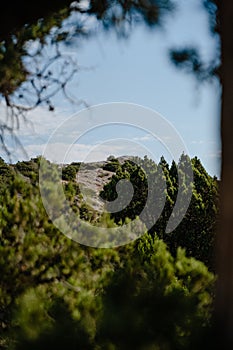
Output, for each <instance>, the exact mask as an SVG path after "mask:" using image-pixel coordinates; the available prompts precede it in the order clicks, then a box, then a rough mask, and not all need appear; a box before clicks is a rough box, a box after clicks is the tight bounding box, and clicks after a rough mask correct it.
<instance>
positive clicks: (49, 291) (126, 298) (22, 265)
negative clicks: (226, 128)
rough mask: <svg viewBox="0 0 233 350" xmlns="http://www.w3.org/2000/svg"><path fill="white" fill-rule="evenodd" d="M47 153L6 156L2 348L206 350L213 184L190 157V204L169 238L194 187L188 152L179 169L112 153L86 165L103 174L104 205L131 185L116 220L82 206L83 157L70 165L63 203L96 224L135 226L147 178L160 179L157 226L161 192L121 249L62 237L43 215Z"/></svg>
mask: <svg viewBox="0 0 233 350" xmlns="http://www.w3.org/2000/svg"><path fill="white" fill-rule="evenodd" d="M41 159H42V158H41V157H37V158H34V159H31V160H30V161H25V162H18V163H16V164H6V163H5V162H4V161H3V160H2V159H1V160H0V197H1V206H0V241H1V244H0V250H1V252H0V271H1V281H0V348H1V349H19V350H21V349H22V350H26V349H30V350H31V349H33V350H36V349H40V350H41V349H44V350H45V349H51V348H52V349H53V348H65V347H66V348H67V349H69V350H71V349H109V350H110V349H161V350H162V349H164V350H165V349H197V348H198V347H199V348H201V345H202V344H204V343H205V339H206V338H207V337H208V336H207V335H208V332H209V330H210V329H211V323H212V309H213V303H214V284H215V280H216V275H215V264H214V239H215V228H216V225H217V220H218V179H217V178H216V177H212V176H210V175H209V174H208V173H207V172H206V170H205V169H204V167H203V166H202V164H201V162H200V160H199V159H198V158H196V157H195V158H193V159H192V160H191V163H192V168H193V176H194V182H193V185H192V198H191V202H190V205H189V208H188V211H187V213H186V215H185V217H184V219H183V220H182V222H181V223H180V224H179V225H178V227H177V228H176V229H175V230H174V231H173V232H171V233H166V225H167V222H168V220H169V217H170V216H171V214H172V211H173V208H174V205H175V202H176V198H177V193H178V190H181V191H183V193H185V191H187V188H186V187H185V184H186V179H185V176H187V175H185V172H183V170H182V169H184V168H185V164H186V163H187V162H188V160H189V159H188V157H187V156H185V155H181V157H180V160H179V163H178V167H177V164H176V163H175V162H173V163H172V164H168V163H167V162H166V161H165V159H164V158H163V157H162V158H161V160H160V163H159V164H155V163H154V162H153V161H152V160H150V159H148V158H147V157H145V158H144V159H140V158H137V161H136V163H135V162H134V161H133V159H131V158H129V159H127V158H125V159H124V161H122V160H121V161H120V160H119V159H117V158H114V157H109V159H108V160H107V161H106V162H102V163H96V165H95V164H91V165H90V164H89V165H88V164H87V165H82V171H83V169H84V170H85V169H86V170H88V171H89V174H90V171H91V169H95V170H96V169H97V168H100V169H101V171H100V172H99V181H100V182H101V179H102V186H100V187H99V189H100V193H99V194H98V195H99V197H100V202H101V198H102V199H104V200H108V201H113V200H114V199H116V197H117V192H116V184H117V183H118V182H119V180H121V179H128V180H129V181H130V182H131V183H132V185H133V187H134V194H133V198H132V200H131V202H130V204H129V205H128V206H127V207H126V208H125V209H123V210H121V211H119V212H115V213H112V214H109V215H106V214H101V213H100V212H98V210H97V209H96V208H95V207H93V206H92V205H91V204H90V203H89V204H88V203H86V202H85V200H84V198H83V195H82V192H81V191H80V187H79V183H78V172H79V169H80V166H81V164H80V163H77V162H76V163H72V164H69V165H66V166H64V167H63V169H62V180H61V181H62V184H63V188H64V192H65V195H66V198H67V200H68V201H69V202H70V206H71V208H72V210H73V212H74V213H75V215H77V220H78V219H80V220H86V221H87V222H90V223H92V224H93V227H94V226H95V225H104V226H106V227H113V226H114V227H115V226H116V225H118V226H122V225H124V223H125V222H129V221H130V220H131V221H133V220H134V219H135V218H136V217H138V216H139V215H140V213H141V211H142V209H143V208H144V206H145V203H146V201H147V196H148V186H147V184H148V179H149V178H150V179H151V178H154V179H155V181H154V184H155V185H154V187H155V191H156V187H158V186H159V182H160V180H161V181H162V180H163V181H165V184H166V190H165V196H166V201H165V205H164V207H163V210H162V214H161V215H160V217H159V219H158V220H157V222H156V223H155V224H154V225H152V224H151V220H152V217H151V215H152V214H153V206H154V208H155V209H156V206H157V205H158V202H159V198H158V197H156V200H155V201H154V202H151V203H149V204H150V210H149V211H148V212H147V215H146V216H144V217H142V221H143V220H144V222H143V224H144V225H145V226H144V227H145V230H144V231H145V233H144V234H143V235H142V236H141V237H140V238H138V239H137V240H134V241H132V242H131V243H129V244H127V245H124V246H120V247H116V248H105V249H103V248H91V247H88V246H84V245H81V244H79V243H77V242H74V241H72V240H70V239H69V238H67V237H66V236H65V235H64V234H62V233H61V232H60V231H59V230H58V229H57V228H56V227H55V226H54V224H53V223H52V221H51V220H50V218H49V217H48V215H47V213H46V211H45V209H44V206H43V203H42V199H41V195H40V190H39V185H38V181H39V165H40V161H41ZM54 167H57V165H54ZM159 169H162V173H161V172H159ZM109 174H110V175H111V176H110V175H109ZM182 176H183V177H182ZM178 177H181V178H183V182H182V189H179V185H178ZM106 178H107V181H106ZM95 195H96V194H95ZM161 195H164V193H161ZM127 229H129V230H130V229H132V230H133V226H132V227H131V228H130V226H129V228H127Z"/></svg>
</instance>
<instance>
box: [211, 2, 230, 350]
mask: <svg viewBox="0 0 233 350" xmlns="http://www.w3.org/2000/svg"><path fill="white" fill-rule="evenodd" d="M218 4H219V20H220V37H221V45H222V47H221V49H222V66H221V73H220V74H221V83H222V107H221V139H222V170H221V179H222V181H221V205H220V227H219V232H218V238H217V245H216V249H217V272H218V282H217V295H216V307H215V320H216V334H217V335H218V339H217V340H218V342H217V343H218V345H217V347H218V349H221V350H222V349H229V350H230V349H233V1H232V0H229V1H228V0H221V1H219V2H218Z"/></svg>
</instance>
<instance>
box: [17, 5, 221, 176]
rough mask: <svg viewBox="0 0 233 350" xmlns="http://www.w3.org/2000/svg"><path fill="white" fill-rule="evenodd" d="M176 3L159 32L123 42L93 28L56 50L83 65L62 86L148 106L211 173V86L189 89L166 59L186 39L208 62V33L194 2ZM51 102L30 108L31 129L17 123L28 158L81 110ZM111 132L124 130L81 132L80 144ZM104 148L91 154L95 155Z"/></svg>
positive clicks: (215, 95)
mask: <svg viewBox="0 0 233 350" xmlns="http://www.w3.org/2000/svg"><path fill="white" fill-rule="evenodd" d="M177 4H178V8H177V10H176V12H175V13H174V14H172V15H170V16H169V17H168V18H167V19H166V22H165V26H164V29H155V30H149V29H147V28H146V27H145V26H143V25H140V26H138V27H137V28H135V29H133V31H132V33H131V35H130V37H129V38H128V39H126V40H123V39H121V40H119V39H118V38H117V37H116V35H115V33H114V32H110V33H103V32H102V31H99V32H98V33H97V34H96V35H95V36H93V38H91V39H88V40H85V41H82V42H81V43H80V44H79V45H75V44H74V45H73V46H72V47H68V48H67V47H66V48H64V50H66V52H68V51H69V52H70V54H72V55H74V57H76V58H77V60H78V62H79V64H80V66H81V67H83V68H84V69H81V70H80V72H79V73H78V74H77V76H76V77H75V78H74V80H73V81H72V83H71V84H70V91H71V93H72V95H73V96H74V97H77V98H79V99H84V100H85V101H86V102H87V103H88V104H89V105H96V104H101V103H109V102H130V103H135V104H139V105H142V106H145V107H148V108H152V109H154V110H155V111H157V112H159V113H160V114H162V115H163V116H164V117H165V118H166V119H167V120H168V121H169V122H171V123H172V124H173V125H174V127H175V128H176V130H177V131H178V132H179V134H180V135H181V137H182V138H183V140H184V142H185V145H186V147H187V149H188V150H189V154H190V155H191V156H195V155H197V156H198V157H199V158H200V159H201V161H202V162H203V164H204V166H205V167H206V168H207V170H208V171H209V173H210V174H212V175H214V174H217V175H219V166H220V164H219V162H220V142H219V121H218V113H219V92H218V89H217V87H216V86H215V85H208V84H206V85H205V84H203V85H202V86H197V85H196V83H195V81H194V79H192V78H191V77H189V76H187V75H186V74H185V73H183V72H181V71H177V70H176V68H174V67H173V66H172V65H171V63H170V62H169V59H168V50H169V48H171V47H182V46H185V45H190V44H192V45H196V46H197V47H198V48H199V49H200V51H201V53H202V55H203V57H204V58H205V59H208V58H211V57H213V53H214V50H215V48H216V43H215V41H214V39H213V37H211V36H210V34H209V30H208V18H207V15H206V13H205V11H204V10H203V9H202V7H201V1H199V0H189V1H187V0H186V1H185V0H181V1H179V2H177ZM85 68H87V69H85ZM55 102H56V106H57V108H56V112H55V113H52V114H48V113H47V111H46V110H44V109H43V108H38V109H37V110H35V111H33V112H32V114H31V116H30V118H31V120H32V121H33V123H34V130H33V129H32V127H26V126H24V127H23V128H22V130H21V131H20V133H19V137H20V139H21V141H22V143H23V145H24V146H25V149H26V151H27V152H28V155H29V157H31V156H35V155H38V154H41V153H42V152H41V151H42V148H43V146H44V145H45V144H46V142H47V141H48V138H49V136H50V134H51V133H52V131H53V130H55V129H56V127H57V126H58V124H59V123H61V122H62V121H64V120H66V119H67V118H68V117H69V116H70V115H72V114H73V113H75V112H78V111H79V110H80V109H81V106H80V107H77V106H70V105H69V104H68V103H67V101H65V100H64V99H63V98H61V96H58V97H57V99H56V101H55ZM119 132H120V133H121V134H122V135H123V134H124V131H123V130H121V131H119V130H113V129H112V130H110V129H106V128H103V130H102V133H99V134H98V135H97V134H96V135H91V134H90V135H89V137H88V135H87V136H86V138H85V139H84V140H83V143H82V145H83V146H84V145H86V147H87V149H90V148H91V146H93V145H95V143H98V142H99V141H98V140H100V139H102V140H105V141H106V140H107V139H108V138H109V139H111V138H114V136H116V134H117V133H118V134H119ZM125 134H127V137H128V139H129V140H136V139H138V140H139V139H140V142H141V144H142V145H144V146H145V147H148V148H149V149H151V148H153V147H157V146H156V144H153V140H151V139H150V138H149V137H147V136H146V134H143V133H142V132H141V131H138V130H135V129H134V130H131V131H129V129H128V130H127V131H125ZM95 136H96V139H95ZM88 147H89V148H88ZM114 147H115V146H114V144H112V146H110V145H108V147H105V153H106V152H107V153H109V154H115V155H120V153H121V152H122V150H121V149H120V148H119V147H118V148H117V147H115V148H114ZM158 149H159V148H158ZM132 150H133V147H132ZM129 152H131V149H130V148H129ZM105 153H103V152H102V153H98V156H96V157H97V158H98V157H99V158H100V157H101V156H104V155H106V154H105ZM75 157H78V155H77V153H76V156H75ZM22 158H25V156H24V155H22V154H21V155H20V154H19V151H16V150H15V159H22ZM70 160H71V159H70ZM73 160H78V159H73Z"/></svg>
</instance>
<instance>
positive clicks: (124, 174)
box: [100, 155, 218, 270]
mask: <svg viewBox="0 0 233 350" xmlns="http://www.w3.org/2000/svg"><path fill="white" fill-rule="evenodd" d="M111 163H112V161H111V162H110V164H111ZM137 163H138V164H139V165H136V164H134V163H133V162H131V161H126V162H125V163H124V164H123V165H119V164H118V168H117V171H116V174H115V175H114V176H113V177H112V178H111V181H110V182H109V183H108V184H107V185H105V187H104V189H103V191H102V193H101V194H100V195H101V197H102V198H103V199H106V200H108V201H113V200H115V199H116V198H117V193H116V184H117V183H118V181H119V180H121V179H123V178H124V179H128V180H129V181H130V182H131V184H132V185H133V187H134V196H133V198H132V201H131V202H130V204H129V205H128V206H127V208H125V209H123V210H122V211H120V212H117V213H112V214H111V217H112V218H113V219H114V220H115V221H116V222H118V223H120V222H124V221H125V219H126V218H130V219H134V218H135V217H136V216H137V215H140V213H141V212H142V210H143V208H144V207H145V204H146V203H147V207H148V210H147V211H145V212H144V214H143V215H142V216H140V218H141V219H142V221H143V222H144V223H145V225H146V226H147V227H149V228H150V233H151V234H152V235H154V234H155V233H156V234H158V236H159V237H160V238H162V239H163V240H164V241H165V242H166V243H167V245H168V247H169V249H170V251H171V253H172V255H173V256H175V255H176V252H177V248H178V247H183V248H185V249H186V253H187V255H188V256H192V257H195V258H196V259H198V260H201V261H202V262H204V263H205V264H206V265H207V266H208V267H209V268H210V269H211V270H213V269H214V257H213V244H214V239H215V229H216V222H217V214H218V182H217V179H216V177H213V178H212V177H211V176H210V175H208V174H207V172H206V171H205V169H204V168H203V166H202V164H201V162H200V160H199V159H197V158H196V157H195V158H193V159H192V161H191V163H192V168H193V174H194V181H193V188H189V187H190V186H189V185H188V179H189V178H190V177H189V176H190V174H189V173H188V172H187V169H188V164H189V159H188V158H187V156H185V155H182V156H181V158H180V160H179V163H178V164H176V163H175V162H174V161H173V162H172V164H171V166H169V164H168V163H167V162H166V160H165V159H164V157H162V158H161V160H160V162H159V164H158V166H157V165H156V164H155V163H154V162H153V161H152V160H150V159H148V158H147V157H145V158H144V159H143V160H140V159H137ZM161 169H162V172H161ZM185 174H186V175H185ZM178 176H179V179H180V184H179V183H178ZM148 180H149V181H150V183H152V184H153V187H152V189H150V191H151V197H148ZM163 184H164V185H165V186H166V189H165V193H164V189H163ZM188 186H189V187H188ZM188 190H192V198H191V203H190V205H189V208H188V210H187V212H186V214H185V217H184V218H183V220H182V222H181V223H180V224H179V226H178V227H177V228H176V229H175V230H174V231H173V232H172V233H169V234H166V233H165V232H166V226H167V222H168V220H169V218H170V216H171V214H172V212H173V208H174V205H175V202H176V197H177V193H178V191H180V192H181V194H184V195H185V193H186V191H188ZM164 196H165V197H166V202H165V205H164V208H161V209H162V214H161V215H160V217H159V219H158V221H157V222H156V224H155V225H154V224H153V216H154V214H155V213H156V212H158V209H159V208H160V206H161V205H162V203H163V198H164ZM150 198H152V199H150ZM151 226H152V228H151Z"/></svg>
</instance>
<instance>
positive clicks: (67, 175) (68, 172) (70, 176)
mask: <svg viewBox="0 0 233 350" xmlns="http://www.w3.org/2000/svg"><path fill="white" fill-rule="evenodd" d="M76 173H77V168H76V167H75V166H74V165H67V166H66V167H64V168H63V169H62V180H65V181H74V180H75V178H76Z"/></svg>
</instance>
